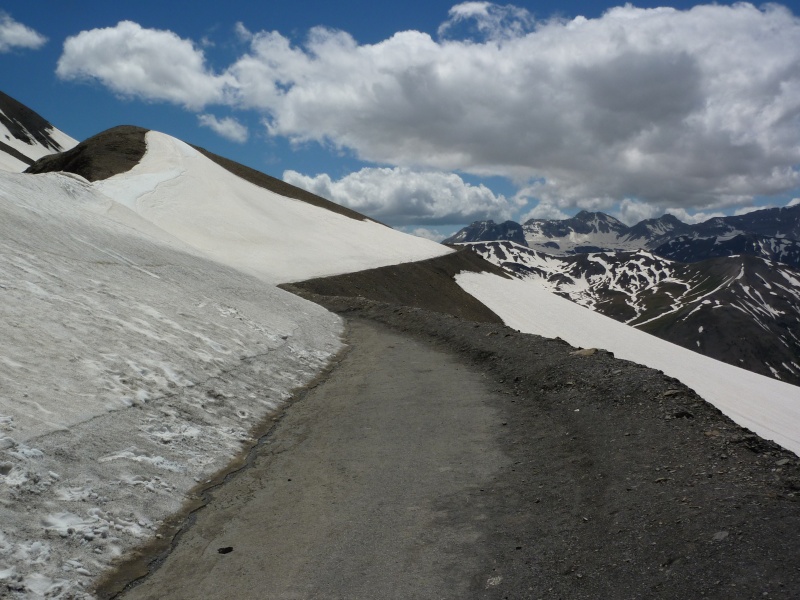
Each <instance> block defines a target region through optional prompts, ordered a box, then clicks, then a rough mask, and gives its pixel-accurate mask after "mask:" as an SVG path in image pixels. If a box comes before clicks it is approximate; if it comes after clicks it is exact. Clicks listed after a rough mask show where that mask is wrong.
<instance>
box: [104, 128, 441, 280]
mask: <svg viewBox="0 0 800 600" xmlns="http://www.w3.org/2000/svg"><path fill="white" fill-rule="evenodd" d="M95 188H96V189H98V190H100V191H101V192H103V193H104V194H106V195H107V196H109V197H110V198H113V199H115V200H116V201H117V202H119V203H121V204H124V205H125V206H127V207H129V208H130V209H132V210H134V211H135V212H137V213H138V214H140V215H141V216H142V217H144V218H145V219H147V220H148V221H151V222H152V223H154V224H155V225H157V226H158V227H160V228H161V229H163V230H164V231H166V232H168V233H169V234H171V235H173V236H175V237H176V238H178V239H180V240H182V241H183V242H185V243H186V244H187V245H189V246H191V247H193V248H195V249H197V250H199V251H200V252H202V253H203V254H204V255H206V256H208V257H210V258H212V259H214V260H217V261H219V262H221V263H223V264H226V265H230V266H233V267H235V268H237V269H240V270H244V271H246V272H248V273H251V274H254V275H256V276H258V277H260V278H262V279H264V280H265V281H268V282H271V283H288V282H292V281H302V280H305V279H310V278H313V277H322V276H326V275H337V274H341V273H350V272H354V271H361V270H364V269H371V268H374V267H381V266H385V265H391V264H398V263H405V262H412V261H416V260H423V259H426V258H433V257H435V256H441V255H443V254H448V253H450V252H452V250H450V249H449V248H447V247H445V246H442V245H441V244H437V243H435V242H431V241H429V240H424V239H421V238H418V237H414V236H410V235H407V234H404V233H400V232H398V231H395V230H393V229H390V228H388V227H385V226H383V225H380V224H378V223H375V222H372V221H367V220H364V221H357V220H355V219H351V218H349V217H345V216H342V215H339V214H337V213H334V212H331V211H328V210H325V209H321V208H318V207H316V206H312V205H310V204H308V203H306V202H302V201H299V200H294V199H292V198H286V197H284V196H281V195H279V194H275V193H273V192H270V191H269V190H266V189H264V188H261V187H258V186H256V185H253V184H251V183H249V182H247V181H245V180H244V179H241V178H239V177H237V176H235V175H233V174H232V173H230V172H229V171H227V170H225V169H223V168H222V167H220V166H219V165H217V164H216V163H214V162H213V161H211V160H210V159H208V158H206V157H205V156H203V155H202V154H200V153H199V152H198V151H196V150H195V149H194V148H192V147H191V146H189V145H187V144H185V143H183V142H181V141H179V140H177V139H175V138H172V137H170V136H168V135H165V134H162V133H157V132H153V131H151V132H148V133H147V152H146V154H145V156H144V157H143V159H142V160H141V162H140V163H139V164H138V165H136V166H135V167H134V168H133V169H131V170H130V171H129V172H127V173H122V174H120V175H116V176H114V177H111V178H109V179H106V180H104V181H100V182H97V183H96V184H95Z"/></svg>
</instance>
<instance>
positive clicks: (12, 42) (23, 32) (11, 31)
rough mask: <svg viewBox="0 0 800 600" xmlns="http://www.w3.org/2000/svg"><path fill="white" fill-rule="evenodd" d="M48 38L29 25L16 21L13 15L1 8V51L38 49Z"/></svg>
mask: <svg viewBox="0 0 800 600" xmlns="http://www.w3.org/2000/svg"><path fill="white" fill-rule="evenodd" d="M46 42H47V38H46V37H45V36H43V35H42V34H41V33H39V32H37V31H35V30H34V29H31V28H30V27H28V26H27V25H23V24H22V23H20V22H18V21H15V20H14V19H13V18H12V17H11V15H9V14H7V13H5V12H3V11H2V10H0V52H9V51H11V50H12V49H14V48H28V49H30V50H36V49H38V48H41V47H42V46H44V44H45V43H46Z"/></svg>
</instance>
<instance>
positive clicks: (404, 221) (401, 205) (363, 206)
mask: <svg viewBox="0 0 800 600" xmlns="http://www.w3.org/2000/svg"><path fill="white" fill-rule="evenodd" d="M283 179H284V181H286V182H287V183H290V184H292V185H296V186H297V187H301V188H303V189H306V190H308V191H310V192H313V193H315V194H317V195H318V196H322V197H323V198H328V199H329V200H333V201H334V202H336V203H337V204H341V205H343V206H347V207H348V208H352V209H353V210H357V211H358V212H361V213H363V214H365V215H367V216H369V217H372V218H374V219H377V220H379V221H383V222H385V223H388V224H391V225H412V224H413V225H446V224H460V223H465V222H470V221H475V220H482V219H494V220H502V221H505V220H507V219H509V218H511V215H512V213H513V212H514V210H515V209H516V208H518V207H517V206H516V205H515V203H514V202H513V201H510V200H508V199H506V197H505V196H502V195H495V194H494V193H492V191H491V190H490V189H489V188H487V187H486V186H483V185H477V186H476V185H471V184H469V183H467V182H465V181H464V180H463V179H461V177H459V176H458V175H456V174H453V173H442V172H429V171H422V172H419V171H413V170H411V169H407V168H393V169H389V168H364V169H361V170H360V171H357V172H355V173H351V174H349V175H347V176H345V177H342V178H341V179H339V180H333V179H331V177H330V176H329V175H327V174H322V175H316V176H314V177H310V176H308V175H303V174H301V173H298V172H296V171H285V172H284V173H283Z"/></svg>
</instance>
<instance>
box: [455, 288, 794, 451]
mask: <svg viewBox="0 0 800 600" xmlns="http://www.w3.org/2000/svg"><path fill="white" fill-rule="evenodd" d="M456 280H457V282H458V284H459V285H460V286H461V287H462V288H463V289H464V290H466V291H467V292H469V293H470V294H472V295H473V296H475V297H476V298H477V299H478V300H480V301H481V302H483V303H484V304H486V305H487V306H488V307H489V308H490V309H492V310H493V311H494V312H495V313H497V314H498V315H499V316H500V317H501V318H502V319H503V321H504V322H505V323H506V325H508V326H509V327H513V328H515V329H519V330H520V331H523V332H525V333H534V334H537V335H542V336H546V337H551V338H552V337H560V338H562V339H564V340H566V341H567V342H569V343H570V344H572V345H573V346H577V347H583V348H588V347H595V348H602V349H606V350H609V351H611V352H613V353H614V355H615V356H616V357H617V358H622V359H626V360H631V361H634V362H637V363H640V364H644V365H647V366H649V367H652V368H654V369H659V370H662V371H663V372H664V373H666V374H667V375H670V376H671V377H675V378H677V379H679V380H680V381H682V382H683V383H684V384H686V385H687V386H689V387H690V388H692V389H694V391H695V392H697V393H698V394H699V395H700V396H701V397H703V398H704V399H705V400H707V401H708V402H710V403H711V404H713V405H714V406H716V407H717V408H719V409H720V410H721V411H722V412H723V413H725V414H726V415H727V416H729V417H730V418H731V419H733V420H734V421H735V422H736V423H738V424H739V425H741V426H743V427H746V428H748V429H750V430H752V431H754V432H755V433H757V434H758V435H760V436H761V437H763V438H766V439H770V440H773V441H775V442H777V443H778V444H780V445H782V446H783V447H784V448H787V449H789V450H791V451H792V452H795V453H797V454H800V388H798V387H796V386H793V385H790V384H787V383H783V382H780V381H776V380H774V379H770V378H768V377H764V376H761V375H757V374H755V373H752V372H750V371H746V370H744V369H739V368H737V367H734V366H731V365H728V364H725V363H723V362H719V361H716V360H714V359H711V358H708V357H706V356H702V355H700V354H697V353H696V352H692V351H691V350H687V349H685V348H681V347H680V346H676V345H675V344H671V343H669V342H666V341H664V340H661V339H658V338H656V337H654V336H651V335H648V334H647V333H644V332H642V331H639V330H638V329H635V328H633V327H629V326H627V325H624V324H622V323H619V322H618V321H615V320H613V319H611V318H609V317H606V316H604V315H601V314H599V313H596V312H593V311H592V310H589V309H587V308H584V307H582V306H579V305H577V304H575V303H574V302H571V301H569V300H567V299H565V298H561V297H559V296H556V295H555V294H553V293H551V292H549V291H547V290H546V289H544V288H543V287H542V286H541V285H540V284H539V283H538V282H536V281H532V280H519V279H503V278H501V277H498V276H496V275H492V274H489V273H461V274H460V275H458V276H457V277H456Z"/></svg>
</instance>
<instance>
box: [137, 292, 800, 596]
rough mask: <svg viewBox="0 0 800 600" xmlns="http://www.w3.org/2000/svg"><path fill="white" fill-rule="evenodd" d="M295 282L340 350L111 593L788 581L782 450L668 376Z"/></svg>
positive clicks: (793, 575) (605, 590) (797, 497)
mask: <svg viewBox="0 0 800 600" xmlns="http://www.w3.org/2000/svg"><path fill="white" fill-rule="evenodd" d="M315 300H316V301H318V302H320V303H322V304H324V305H325V306H327V307H328V308H330V309H332V310H335V311H337V312H339V313H340V314H342V315H343V316H345V317H346V318H347V319H348V321H349V322H350V323H351V332H350V335H351V337H350V340H349V341H350V343H351V345H352V349H351V350H350V352H349V353H348V354H347V355H346V356H345V357H344V359H343V360H342V362H341V363H340V364H339V365H338V366H337V367H336V368H335V369H334V370H333V372H332V374H331V375H330V376H329V377H328V378H327V379H325V380H324V381H323V382H322V383H321V384H320V385H319V386H318V387H316V388H314V389H312V390H310V391H309V392H307V393H306V394H305V395H304V396H302V397H300V398H299V399H298V401H297V402H295V403H294V404H292V405H291V406H290V407H289V409H288V410H287V411H286V413H285V416H284V417H283V419H282V420H281V421H280V422H279V424H278V426H277V427H276V428H274V429H273V431H272V432H271V434H270V436H269V437H268V440H267V441H268V442H269V443H267V444H264V445H263V446H262V447H261V449H260V450H259V451H258V452H259V455H258V457H257V458H256V460H255V461H254V464H253V465H252V466H251V467H249V468H247V469H245V470H243V471H242V472H240V473H239V474H238V475H237V476H236V477H234V478H232V479H231V480H230V481H229V482H227V483H225V484H224V485H223V486H221V487H220V488H218V490H217V491H215V492H214V498H213V500H212V501H211V502H210V504H209V505H208V506H207V507H206V508H205V509H203V510H201V511H200V512H199V513H198V515H197V521H196V523H195V524H194V525H193V526H192V527H189V528H188V529H187V531H186V533H185V534H184V535H183V536H182V537H180V538H179V541H178V543H177V544H176V545H175V548H174V550H173V552H172V553H171V554H170V555H169V556H168V558H167V560H166V561H165V563H164V565H163V566H162V567H161V568H159V569H158V570H156V571H155V573H154V574H153V575H152V576H150V577H149V578H147V579H145V580H144V583H142V584H141V585H139V586H138V587H135V588H132V589H131V590H129V591H128V592H126V593H125V594H124V595H123V596H122V597H123V598H124V599H125V600H129V599H142V598H176V599H180V598H198V597H204V598H219V599H223V598H231V599H233V598H263V599H273V598H274V599H281V600H284V599H287V600H288V599H294V598H307V599H313V598H318V599H323V598H324V599H345V598H347V599H352V600H356V599H371V598H383V599H398V600H399V599H405V598H426V599H427V598H431V599H433V598H448V599H451V598H452V599H464V598H487V599H501V598H511V599H517V598H525V599H527V598H531V599H535V598H563V599H570V600H572V599H597V598H609V599H617V598H619V599H638V598H642V599H644V598H647V599H664V600H667V599H674V598H719V599H731V598H798V597H800V566H798V561H797V557H798V556H800V536H798V535H797V532H798V531H800V461H798V459H797V456H796V455H794V454H792V453H790V452H787V451H785V450H782V449H781V448H779V447H778V446H776V445H775V444H773V443H770V442H765V441H764V440H762V439H760V438H758V437H757V436H754V435H752V433H751V432H748V431H747V430H744V429H742V428H740V427H738V426H737V425H736V424H734V423H733V422H732V421H730V420H729V419H728V418H727V417H725V416H724V415H722V414H721V413H720V412H719V411H718V410H716V409H715V408H714V407H713V406H711V405H709V404H708V403H706V402H704V401H703V400H702V399H701V398H699V397H698V396H697V395H696V394H695V393H694V392H693V391H692V390H690V389H689V388H687V387H686V386H684V385H682V384H681V383H680V382H678V381H677V380H675V379H672V378H670V377H667V376H665V375H664V374H663V373H661V372H659V371H655V370H653V369H648V368H645V367H642V366H640V365H636V364H634V363H631V362H628V361H622V360H618V359H615V358H614V357H613V356H612V355H610V354H609V353H607V352H602V351H599V352H592V351H591V350H589V351H588V352H583V353H578V354H575V351H576V349H575V348H572V347H570V346H569V345H568V344H566V343H565V342H563V341H561V340H557V339H556V340H549V339H544V338H540V337H537V336H531V335H526V334H521V333H519V332H516V331H514V330H512V329H509V328H507V327H505V326H503V325H500V324H496V323H474V322H470V321H466V320H462V319H458V318H456V317H454V316H452V315H445V314H440V313H433V312H430V311H426V310H423V309H418V308H410V307H408V306H400V305H388V304H382V303H377V302H373V301H369V300H365V299H363V298H361V299H359V298H342V297H322V296H318V297H316V298H315ZM290 480H291V481H290ZM221 549H222V550H223V551H225V550H227V549H230V551H229V552H227V553H220V550H221Z"/></svg>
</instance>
